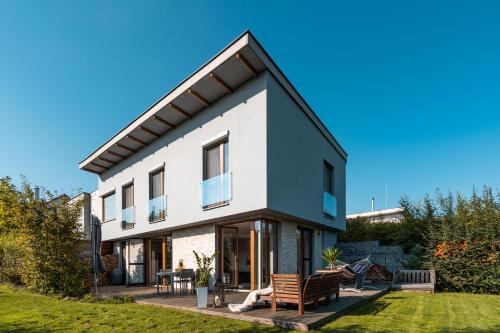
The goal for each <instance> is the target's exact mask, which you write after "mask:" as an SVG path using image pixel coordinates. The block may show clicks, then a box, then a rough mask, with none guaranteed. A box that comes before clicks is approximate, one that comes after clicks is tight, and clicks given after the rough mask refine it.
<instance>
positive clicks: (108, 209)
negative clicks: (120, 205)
mask: <svg viewBox="0 0 500 333" xmlns="http://www.w3.org/2000/svg"><path fill="white" fill-rule="evenodd" d="M102 218H103V222H108V221H112V220H114V219H115V218H116V214H115V192H113V193H110V194H107V195H106V196H104V197H103V198H102Z"/></svg>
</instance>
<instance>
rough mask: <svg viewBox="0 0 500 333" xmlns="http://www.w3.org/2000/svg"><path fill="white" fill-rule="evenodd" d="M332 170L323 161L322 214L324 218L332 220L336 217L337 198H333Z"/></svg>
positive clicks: (333, 177)
mask: <svg viewBox="0 0 500 333" xmlns="http://www.w3.org/2000/svg"><path fill="white" fill-rule="evenodd" d="M334 171H335V170H334V168H333V166H331V165H330V164H329V163H328V162H327V161H323V213H324V215H325V217H327V218H330V219H333V218H335V217H336V216H337V198H335V174H334Z"/></svg>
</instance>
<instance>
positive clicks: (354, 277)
mask: <svg viewBox="0 0 500 333" xmlns="http://www.w3.org/2000/svg"><path fill="white" fill-rule="evenodd" d="M339 262H340V261H339ZM342 264H344V263H342ZM372 266H373V263H372V262H371V261H370V256H368V257H366V258H365V259H362V260H359V261H356V262H354V263H352V264H350V265H348V264H344V265H343V266H342V270H343V278H342V285H341V289H342V290H343V291H352V292H355V293H360V292H361V291H362V290H363V289H373V290H379V289H378V288H376V287H371V286H365V285H364V282H365V278H366V273H367V272H368V270H369V269H370V267H372ZM349 283H351V286H347V284H349ZM352 283H354V285H352Z"/></svg>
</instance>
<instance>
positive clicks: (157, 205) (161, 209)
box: [148, 194, 167, 222]
mask: <svg viewBox="0 0 500 333" xmlns="http://www.w3.org/2000/svg"><path fill="white" fill-rule="evenodd" d="M166 216H167V195H165V194H164V195H160V196H159V197H156V198H153V199H150V200H149V204H148V218H149V222H158V221H161V220H164V219H165V218H166Z"/></svg>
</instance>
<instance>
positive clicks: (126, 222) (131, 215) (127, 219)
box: [122, 206, 135, 229]
mask: <svg viewBox="0 0 500 333" xmlns="http://www.w3.org/2000/svg"><path fill="white" fill-rule="evenodd" d="M134 223H135V209H134V207H133V206H132V207H129V208H125V209H123V210H122V228H123V229H129V228H133V227H134Z"/></svg>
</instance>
